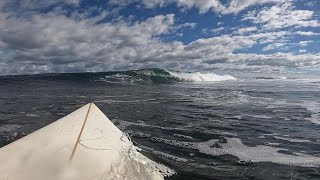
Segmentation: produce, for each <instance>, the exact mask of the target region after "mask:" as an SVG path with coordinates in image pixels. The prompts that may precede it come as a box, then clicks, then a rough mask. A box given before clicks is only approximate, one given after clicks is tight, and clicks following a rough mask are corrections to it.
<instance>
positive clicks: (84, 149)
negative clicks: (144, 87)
mask: <svg viewBox="0 0 320 180" xmlns="http://www.w3.org/2000/svg"><path fill="white" fill-rule="evenodd" d="M89 109H90V110H89ZM88 110H89V111H88ZM86 116H87V118H86ZM85 119H86V120H85ZM82 129H83V130H82ZM171 174H173V171H172V170H170V169H169V168H167V167H165V166H163V165H160V164H157V163H155V162H154V161H152V160H150V159H148V158H147V157H145V156H143V155H142V154H140V153H139V152H138V151H137V148H136V147H135V146H133V144H132V143H131V141H130V140H129V139H128V138H127V136H125V134H124V133H123V132H122V131H121V130H119V129H118V128H117V127H116V126H115V125H114V124H113V123H112V122H111V121H110V120H109V119H108V118H107V117H106V116H105V115H104V114H103V112H101V111H100V110H99V108H98V107H97V106H95V105H94V104H92V103H90V104H87V105H85V106H83V107H81V108H80V109H78V110H76V111H74V112H73V113H71V114H69V115H67V116H65V117H63V118H62V119H59V120H57V121H56V122H54V123H52V124H50V125H48V126H46V127H44V128H42V129H40V130H38V131H36V132H34V133H32V134H29V135H27V136H25V137H23V138H21V139H19V140H17V141H15V142H13V143H11V144H9V145H7V146H4V147H2V148H1V149H0V179H1V180H106V179H130V180H134V179H139V180H141V179H150V180H153V179H155V180H158V179H164V176H167V175H171Z"/></svg>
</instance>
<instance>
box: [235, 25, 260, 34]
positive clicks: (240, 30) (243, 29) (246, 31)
mask: <svg viewBox="0 0 320 180" xmlns="http://www.w3.org/2000/svg"><path fill="white" fill-rule="evenodd" d="M256 30H258V28H257V27H255V26H252V27H246V28H239V29H238V30H237V31H236V33H238V34H246V33H250V32H252V31H256Z"/></svg>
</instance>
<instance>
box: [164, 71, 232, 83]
mask: <svg viewBox="0 0 320 180" xmlns="http://www.w3.org/2000/svg"><path fill="white" fill-rule="evenodd" d="M168 72H169V73H170V74H171V75H172V76H174V77H177V78H179V79H180V80H183V81H190V82H213V81H226V80H236V78H234V77H232V76H230V75H217V74H214V73H200V72H194V73H186V72H173V71H168Z"/></svg>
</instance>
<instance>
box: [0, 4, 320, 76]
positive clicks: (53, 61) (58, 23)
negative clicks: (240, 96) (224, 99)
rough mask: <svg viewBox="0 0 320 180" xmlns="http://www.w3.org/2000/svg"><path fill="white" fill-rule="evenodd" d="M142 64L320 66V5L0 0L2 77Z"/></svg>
mask: <svg viewBox="0 0 320 180" xmlns="http://www.w3.org/2000/svg"><path fill="white" fill-rule="evenodd" d="M141 68H165V69H171V70H178V71H191V72H199V71H200V72H215V71H222V72H224V71H225V72H229V71H232V72H253V73H261V72H263V73H268V72H274V73H282V72H311V73H312V72H320V1H316V0H1V1H0V75H14V74H36V73H64V72H102V71H114V70H130V69H141Z"/></svg>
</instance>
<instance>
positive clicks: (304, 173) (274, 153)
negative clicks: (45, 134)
mask: <svg viewBox="0 0 320 180" xmlns="http://www.w3.org/2000/svg"><path fill="white" fill-rule="evenodd" d="M221 75H222V74H220V76H219V75H215V74H213V73H207V74H203V73H181V72H173V71H171V72H170V71H167V70H162V69H145V70H138V71H127V72H107V73H77V74H42V75H25V76H2V77H0V107H1V108H0V147H2V146H4V145H6V144H8V143H10V142H13V141H15V140H16V139H19V138H21V137H23V136H25V135H27V134H29V133H31V132H33V131H36V130H38V129H39V128H41V127H44V126H46V125H48V124H50V123H52V122H54V121H55V120H57V119H59V118H61V117H63V116H65V115H67V114H69V113H71V112H72V111H74V110H76V109H77V108H79V107H81V106H83V105H85V104H87V103H89V102H94V103H95V104H96V105H97V106H98V107H99V108H100V109H101V110H102V111H103V112H104V113H105V114H106V115H107V117H108V118H109V119H110V120H111V121H112V122H113V123H114V124H115V125H116V126H117V127H118V128H120V129H121V130H123V131H125V132H126V133H127V134H129V136H130V137H131V139H132V141H133V142H134V144H135V145H137V146H139V147H140V148H141V149H142V150H143V151H142V153H143V154H145V155H147V156H148V157H150V158H151V159H153V160H155V161H157V162H160V163H162V164H164V165H166V166H168V167H170V168H171V169H173V170H174V171H175V172H176V175H174V176H172V177H170V178H167V179H181V180H188V179H197V180H201V179H270V180H275V179H320V78H317V77H311V76H304V75H294V74H292V75H288V74H286V75H283V74H282V75H275V74H258V75H243V74H242V75H240V74H232V76H233V77H234V78H233V77H232V76H228V75H225V76H221ZM0 161H1V160H0Z"/></svg>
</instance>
